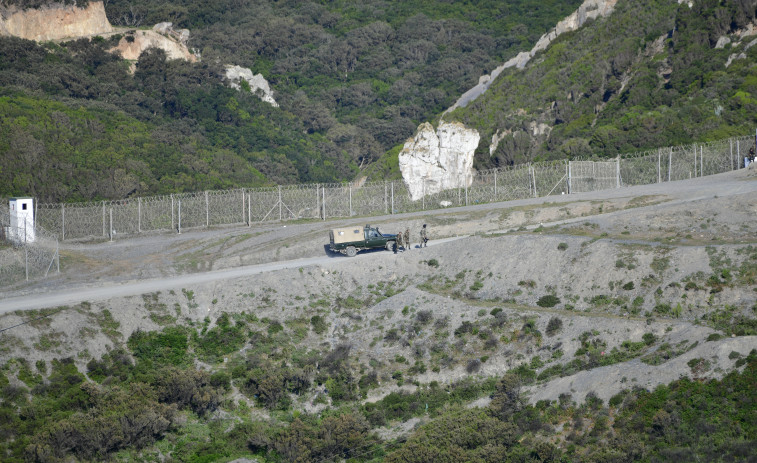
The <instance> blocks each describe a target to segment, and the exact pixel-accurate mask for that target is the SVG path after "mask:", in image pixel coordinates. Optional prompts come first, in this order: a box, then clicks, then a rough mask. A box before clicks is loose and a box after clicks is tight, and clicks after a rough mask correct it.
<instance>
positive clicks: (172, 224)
mask: <svg viewBox="0 0 757 463" xmlns="http://www.w3.org/2000/svg"><path fill="white" fill-rule="evenodd" d="M174 223H175V221H174V217H173V193H172V194H171V230H176V225H174Z"/></svg>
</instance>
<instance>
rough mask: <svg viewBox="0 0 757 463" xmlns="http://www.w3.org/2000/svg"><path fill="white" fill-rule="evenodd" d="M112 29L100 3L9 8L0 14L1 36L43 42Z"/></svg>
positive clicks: (109, 31)
mask: <svg viewBox="0 0 757 463" xmlns="http://www.w3.org/2000/svg"><path fill="white" fill-rule="evenodd" d="M111 32H113V27H112V26H111V25H110V22H109V21H108V18H107V16H105V7H104V6H103V2H101V1H99V2H96V1H91V2H89V4H88V5H87V6H86V7H84V8H78V7H76V6H65V5H56V6H50V7H45V8H39V9H28V10H21V9H12V10H9V11H7V12H5V14H4V15H3V16H2V17H0V35H5V36H8V35H10V36H15V37H21V38H24V39H27V40H36V41H37V42H45V41H48V40H61V39H69V38H77V37H90V36H93V35H101V34H108V33H111Z"/></svg>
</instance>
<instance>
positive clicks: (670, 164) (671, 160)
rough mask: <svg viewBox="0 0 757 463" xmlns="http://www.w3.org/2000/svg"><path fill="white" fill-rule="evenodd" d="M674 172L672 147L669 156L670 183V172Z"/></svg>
mask: <svg viewBox="0 0 757 463" xmlns="http://www.w3.org/2000/svg"><path fill="white" fill-rule="evenodd" d="M671 170H673V147H672V146H671V147H670V153H669V154H668V181H670V175H671V174H670V171H671Z"/></svg>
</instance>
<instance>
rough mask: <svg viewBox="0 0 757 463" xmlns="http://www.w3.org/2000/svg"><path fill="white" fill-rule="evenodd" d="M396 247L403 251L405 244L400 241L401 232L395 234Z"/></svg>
mask: <svg viewBox="0 0 757 463" xmlns="http://www.w3.org/2000/svg"><path fill="white" fill-rule="evenodd" d="M397 247H398V248H399V247H401V248H402V250H403V251H404V250H405V243H404V241H403V240H402V232H399V233H397Z"/></svg>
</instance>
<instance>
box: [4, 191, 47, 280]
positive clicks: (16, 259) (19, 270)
mask: <svg viewBox="0 0 757 463" xmlns="http://www.w3.org/2000/svg"><path fill="white" fill-rule="evenodd" d="M26 223H27V222H26V221H23V225H20V226H19V225H15V226H13V225H12V221H11V216H10V211H9V210H8V205H7V202H6V203H5V204H2V205H0V284H9V283H13V282H15V281H18V280H26V281H28V280H30V279H35V278H40V277H46V276H47V275H49V274H50V273H51V272H55V273H60V258H59V253H58V238H57V237H56V236H55V235H51V234H50V233H48V232H47V231H45V230H44V229H42V228H41V227H35V230H34V232H33V233H32V231H31V230H27V229H26ZM27 237H29V238H30V239H27ZM32 237H33V238H32Z"/></svg>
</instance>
